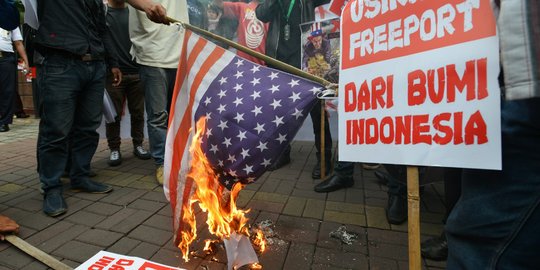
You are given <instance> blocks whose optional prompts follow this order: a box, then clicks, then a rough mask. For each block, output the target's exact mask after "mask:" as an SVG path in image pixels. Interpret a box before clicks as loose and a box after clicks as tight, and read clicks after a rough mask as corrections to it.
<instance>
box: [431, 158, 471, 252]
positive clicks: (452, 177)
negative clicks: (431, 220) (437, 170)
mask: <svg viewBox="0 0 540 270" xmlns="http://www.w3.org/2000/svg"><path fill="white" fill-rule="evenodd" d="M461 171H462V170H461V169H458V168H445V169H444V198H445V203H446V217H445V220H444V221H443V222H446V219H447V218H448V216H449V215H450V212H452V209H453V208H454V205H455V204H456V202H457V200H458V199H459V197H460V196H461ZM421 251H422V257H424V258H427V259H431V260H435V261H443V260H446V258H447V257H448V242H447V241H446V232H445V231H444V230H443V232H442V233H441V235H440V236H437V237H432V238H430V239H428V240H426V241H424V242H422V250H421Z"/></svg>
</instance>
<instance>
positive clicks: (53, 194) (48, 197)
mask: <svg viewBox="0 0 540 270" xmlns="http://www.w3.org/2000/svg"><path fill="white" fill-rule="evenodd" d="M43 212H44V213H45V214H46V215H48V216H51V217H56V216H59V215H62V214H64V213H65V212H67V205H66V201H65V200H64V196H62V191H61V190H50V191H48V192H47V193H46V194H45V195H44V196H43Z"/></svg>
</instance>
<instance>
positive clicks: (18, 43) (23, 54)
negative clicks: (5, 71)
mask: <svg viewBox="0 0 540 270" xmlns="http://www.w3.org/2000/svg"><path fill="white" fill-rule="evenodd" d="M13 46H14V47H15V50H17V53H18V54H19V56H20V57H21V58H22V60H23V62H24V66H23V68H24V70H28V66H29V65H28V56H26V50H25V49H24V44H23V42H22V40H16V41H13Z"/></svg>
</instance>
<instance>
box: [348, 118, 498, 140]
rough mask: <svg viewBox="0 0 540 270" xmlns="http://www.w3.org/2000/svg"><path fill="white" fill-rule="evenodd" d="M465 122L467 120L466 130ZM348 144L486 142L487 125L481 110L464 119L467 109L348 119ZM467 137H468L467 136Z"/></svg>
mask: <svg viewBox="0 0 540 270" xmlns="http://www.w3.org/2000/svg"><path fill="white" fill-rule="evenodd" d="M463 121H465V122H466V124H465V129H463ZM346 129H347V130H346V134H347V135H346V137H347V144H348V145H362V144H367V145H372V144H377V143H383V144H396V145H400V144H405V145H409V144H413V145H415V144H428V145H432V144H437V145H447V144H450V143H452V144H454V145H459V144H463V143H464V144H465V145H471V144H485V143H487V142H488V141H489V140H488V137H487V125H486V122H485V121H484V118H483V117H482V114H481V113H480V111H476V112H475V113H473V114H471V115H470V116H469V117H468V118H466V119H464V116H463V112H454V113H450V112H443V113H440V114H437V115H435V116H433V117H432V118H430V115H429V114H420V115H406V116H396V117H391V116H386V117H383V118H382V119H381V120H380V121H379V120H378V119H377V118H367V119H358V120H347V121H346ZM463 137H465V139H463Z"/></svg>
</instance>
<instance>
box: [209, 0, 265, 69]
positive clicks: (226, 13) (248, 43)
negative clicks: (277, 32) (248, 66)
mask: <svg viewBox="0 0 540 270" xmlns="http://www.w3.org/2000/svg"><path fill="white" fill-rule="evenodd" d="M214 4H215V5H216V6H218V7H220V8H222V9H223V17H225V18H228V19H236V20H237V21H238V27H237V29H236V32H237V35H238V43H239V44H240V45H243V46H245V47H248V48H250V49H252V50H254V51H256V52H260V53H262V54H264V53H265V49H266V48H265V45H266V38H267V33H268V23H263V22H261V21H260V20H259V19H258V18H257V15H256V14H255V9H256V8H257V6H258V5H259V1H258V0H253V1H251V2H249V3H244V2H229V1H225V2H224V1H223V0H214ZM237 54H238V56H240V57H242V58H245V59H248V60H249V61H251V62H254V63H257V64H260V65H264V61H262V60H260V59H258V58H256V57H253V56H251V55H249V54H247V53H244V52H242V51H238V52H237Z"/></svg>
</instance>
